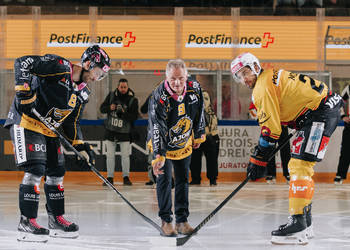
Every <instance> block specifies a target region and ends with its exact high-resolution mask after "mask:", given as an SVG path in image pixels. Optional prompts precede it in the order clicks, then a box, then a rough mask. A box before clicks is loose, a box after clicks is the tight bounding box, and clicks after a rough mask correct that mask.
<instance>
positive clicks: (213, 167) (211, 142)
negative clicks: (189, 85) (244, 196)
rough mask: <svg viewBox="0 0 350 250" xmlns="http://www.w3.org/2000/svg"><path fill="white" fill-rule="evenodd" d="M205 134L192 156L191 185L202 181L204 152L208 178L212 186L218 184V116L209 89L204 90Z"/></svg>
mask: <svg viewBox="0 0 350 250" xmlns="http://www.w3.org/2000/svg"><path fill="white" fill-rule="evenodd" d="M202 94H203V101H204V117H205V125H206V126H205V134H206V140H205V142H203V143H202V144H201V145H200V147H199V148H198V149H193V151H192V158H191V165H190V169H191V177H192V181H191V183H190V185H199V184H200V183H201V172H202V155H203V153H204V155H205V158H206V163H207V164H206V165H207V178H208V179H209V181H210V186H216V185H217V184H216V179H217V177H218V157H219V146H220V139H219V135H218V118H217V117H216V115H215V113H214V111H213V108H212V107H211V102H210V96H209V93H208V92H207V91H203V92H202Z"/></svg>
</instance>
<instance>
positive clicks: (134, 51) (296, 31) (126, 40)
mask: <svg viewBox="0 0 350 250" xmlns="http://www.w3.org/2000/svg"><path fill="white" fill-rule="evenodd" d="M203 18H204V17H203ZM38 22H39V27H40V28H39V29H38V30H35V29H34V28H33V27H36V26H35V24H34V22H33V20H32V19H31V18H30V17H29V18H28V19H25V20H24V19H23V18H22V19H21V18H18V19H16V18H11V19H9V20H6V29H5V30H6V37H5V38H4V41H5V46H4V48H5V49H6V51H5V55H6V57H7V58H12V59H14V58H17V57H20V56H23V55H26V54H27V55H28V54H33V53H36V54H46V53H51V54H58V55H60V56H63V57H65V58H67V59H79V58H80V57H81V54H82V51H83V48H84V47H87V46H89V45H91V43H92V42H94V43H97V44H99V45H100V46H102V47H106V51H107V52H108V54H109V55H110V57H111V58H112V59H114V60H124V61H127V60H133V59H155V60H157V59H170V58H176V57H177V52H180V57H182V58H184V59H187V60H195V59H201V60H206V59H220V60H232V54H233V53H232V52H233V49H235V48H237V49H238V52H239V53H242V52H247V51H249V52H251V53H254V55H256V56H257V57H258V58H259V59H261V60H276V61H278V60H283V61H286V60H294V61H303V60H304V61H312V60H318V56H319V50H318V46H317V45H318V34H319V33H318V32H317V22H316V21H315V20H312V19H310V20H300V21H298V20H281V19H278V18H274V17H269V18H266V19H259V20H256V19H247V17H245V18H244V19H241V20H240V22H239V32H237V33H238V34H237V35H233V34H232V32H233V28H232V22H231V21H230V20H184V21H183V22H182V33H181V34H178V33H176V29H175V27H176V23H175V21H174V20H173V19H172V18H168V19H156V18H155V19H154V20H152V19H147V20H142V19H140V20H137V19H134V20H125V19H123V20H112V19H102V18H101V19H99V20H97V21H96V25H95V26H94V27H95V29H94V30H90V28H91V26H90V24H91V23H90V21H89V20H88V19H83V17H81V19H74V20H71V19H68V17H67V19H64V17H63V18H62V19H59V20H48V19H45V18H44V17H43V18H42V19H41V20H40V21H38ZM327 25H343V26H345V25H347V22H345V21H337V22H335V21H325V25H324V30H323V31H322V38H324V36H325V33H326V27H327ZM91 33H94V34H91ZM20 37H25V38H26V39H19V38H20ZM338 37H339V38H338ZM178 38H181V39H178ZM332 39H333V40H334V43H333V44H332V43H331V42H332V41H333V40H332ZM93 40H94V41H93ZM328 41H329V46H335V47H336V48H337V49H333V51H334V52H333V53H327V58H328V59H333V60H337V59H338V60H339V59H342V60H350V53H348V48H347V47H348V46H349V43H348V41H349V35H346V36H345V35H342V36H336V35H333V37H331V36H330V37H328ZM176 42H181V46H180V47H179V46H177V44H176ZM338 47H341V48H342V50H339V49H338ZM179 48H180V50H177V49H179ZM344 48H345V49H344ZM235 52H237V51H235ZM340 52H344V53H340ZM8 67H13V63H12V62H11V63H9V66H8ZM138 69H139V68H138Z"/></svg>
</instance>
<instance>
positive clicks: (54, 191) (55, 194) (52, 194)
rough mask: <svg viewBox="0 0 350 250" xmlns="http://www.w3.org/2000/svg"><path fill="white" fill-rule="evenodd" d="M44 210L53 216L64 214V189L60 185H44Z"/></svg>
mask: <svg viewBox="0 0 350 250" xmlns="http://www.w3.org/2000/svg"><path fill="white" fill-rule="evenodd" d="M44 188H45V194H46V209H47V212H48V213H49V214H53V215H55V216H58V215H62V214H64V188H63V185H62V184H58V185H48V184H46V183H45V185H44Z"/></svg>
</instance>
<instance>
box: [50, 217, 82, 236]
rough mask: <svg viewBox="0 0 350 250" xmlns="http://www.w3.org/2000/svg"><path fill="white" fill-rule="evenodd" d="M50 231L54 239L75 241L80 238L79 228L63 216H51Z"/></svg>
mask: <svg viewBox="0 0 350 250" xmlns="http://www.w3.org/2000/svg"><path fill="white" fill-rule="evenodd" d="M49 229H50V236H51V237H54V238H71V239H75V238H78V236H79V226H78V225H77V224H75V223H72V222H70V221H67V220H66V219H65V218H64V217H63V215H59V216H55V215H53V214H49Z"/></svg>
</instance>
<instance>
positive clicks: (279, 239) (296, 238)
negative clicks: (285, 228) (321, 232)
mask: <svg viewBox="0 0 350 250" xmlns="http://www.w3.org/2000/svg"><path fill="white" fill-rule="evenodd" d="M271 243H272V244H275V245H306V244H307V243H309V241H308V239H307V237H306V229H305V230H303V231H301V232H297V233H294V234H291V235H288V236H272V238H271Z"/></svg>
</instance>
